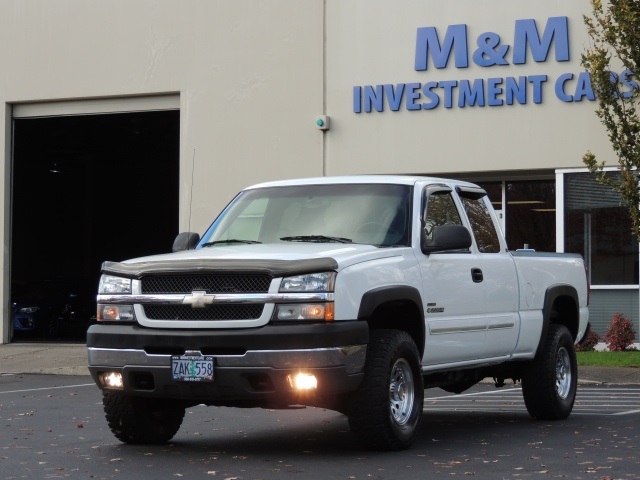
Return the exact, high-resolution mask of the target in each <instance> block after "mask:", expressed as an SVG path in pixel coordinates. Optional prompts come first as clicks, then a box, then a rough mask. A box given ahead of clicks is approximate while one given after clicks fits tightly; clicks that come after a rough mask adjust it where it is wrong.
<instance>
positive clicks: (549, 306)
mask: <svg viewBox="0 0 640 480" xmlns="http://www.w3.org/2000/svg"><path fill="white" fill-rule="evenodd" d="M560 297H570V298H571V299H573V301H574V304H575V305H576V308H579V305H580V303H579V300H578V291H577V290H576V289H575V288H574V287H572V286H571V285H552V286H550V287H549V288H547V291H546V292H545V294H544V304H543V306H542V331H541V332H540V341H539V342H538V348H537V350H536V357H537V356H538V355H539V354H540V351H541V350H542V348H543V346H544V343H545V340H546V338H547V332H548V331H549V325H550V324H551V312H552V310H553V304H554V303H555V301H556V300H557V299H558V298H560ZM576 318H579V312H577V311H576ZM569 331H570V332H571V335H572V336H573V338H574V340H575V338H576V335H577V333H578V332H577V331H575V329H573V328H571V327H569Z"/></svg>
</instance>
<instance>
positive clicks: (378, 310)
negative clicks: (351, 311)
mask: <svg viewBox="0 0 640 480" xmlns="http://www.w3.org/2000/svg"><path fill="white" fill-rule="evenodd" d="M358 320H365V321H366V322H367V323H368V324H369V329H370V330H378V329H381V328H393V329H397V330H404V331H406V332H407V333H408V334H409V335H411V337H412V338H413V340H414V342H415V344H416V346H417V347H418V352H419V353H420V358H422V356H423V354H424V341H425V325H424V307H423V305H422V296H421V295H420V292H419V291H418V289H417V288H415V287H411V286H408V285H393V286H386V287H379V288H375V289H373V290H369V291H368V292H366V293H365V294H364V295H363V296H362V301H361V302H360V309H359V311H358Z"/></svg>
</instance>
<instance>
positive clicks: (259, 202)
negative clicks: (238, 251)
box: [199, 184, 411, 248]
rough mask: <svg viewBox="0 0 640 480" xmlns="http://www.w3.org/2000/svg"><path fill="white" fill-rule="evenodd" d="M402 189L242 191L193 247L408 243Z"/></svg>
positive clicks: (349, 187)
mask: <svg viewBox="0 0 640 480" xmlns="http://www.w3.org/2000/svg"><path fill="white" fill-rule="evenodd" d="M410 191H411V188H410V187H409V186H405V185H384V184H367V185H362V184H347V185H335V184H332V185H304V186H288V187H271V188H262V189H255V190H247V191H245V192H242V193H241V194H240V195H238V196H237V197H236V198H235V199H234V200H233V201H232V202H231V203H230V204H229V206H228V207H227V208H226V209H225V210H224V211H223V212H222V214H220V216H219V217H218V218H217V219H216V221H215V222H214V223H213V225H211V227H209V230H208V231H207V232H206V233H205V234H204V236H203V238H202V240H201V241H200V244H199V248H203V247H215V246H217V245H224V244H238V245H239V244H245V243H246V244H249V243H256V242H258V243H288V242H289V243H290V242H312V243H333V242H336V243H364V244H371V245H377V246H396V245H404V246H406V245H408V241H409V240H408V239H409V238H410V235H409V224H410V222H409V215H410V211H409V210H410V208H409V206H410Z"/></svg>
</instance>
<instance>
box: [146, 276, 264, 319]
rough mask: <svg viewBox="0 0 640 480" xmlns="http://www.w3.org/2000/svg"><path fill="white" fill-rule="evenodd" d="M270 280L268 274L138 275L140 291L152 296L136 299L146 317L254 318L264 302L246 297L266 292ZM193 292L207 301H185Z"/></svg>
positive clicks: (259, 315) (258, 315)
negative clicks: (147, 299)
mask: <svg viewBox="0 0 640 480" xmlns="http://www.w3.org/2000/svg"><path fill="white" fill-rule="evenodd" d="M270 284H271V277H270V276H269V275H264V274H262V275H261V274H234V273H210V274H197V275H194V274H186V275H148V276H144V277H142V278H141V279H140V293H141V294H142V295H148V296H149V297H150V298H151V297H155V300H154V301H142V302H140V303H142V308H143V310H144V316H145V317H146V318H147V319H148V320H166V321H172V320H178V321H196V322H197V321H225V320H258V319H260V318H261V316H262V314H263V311H264V307H265V302H260V301H257V302H256V301H253V302H251V301H247V298H248V296H250V295H256V294H258V295H260V294H268V292H269V286H270ZM194 292H196V293H197V294H198V295H201V297H202V299H206V300H207V301H206V302H204V303H202V304H197V305H194V304H193V303H191V302H188V301H187V299H189V298H192V296H193V295H194ZM236 295H237V298H238V299H237V301H236V300H235V296H236ZM176 296H178V298H177V299H176V298H175V297H176ZM183 296H184V297H183ZM230 297H231V299H230Z"/></svg>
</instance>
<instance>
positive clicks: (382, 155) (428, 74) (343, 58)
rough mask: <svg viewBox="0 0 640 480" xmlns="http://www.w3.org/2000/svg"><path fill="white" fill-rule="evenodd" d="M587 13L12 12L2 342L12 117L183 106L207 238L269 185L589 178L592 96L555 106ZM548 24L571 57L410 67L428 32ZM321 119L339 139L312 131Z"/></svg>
mask: <svg viewBox="0 0 640 480" xmlns="http://www.w3.org/2000/svg"><path fill="white" fill-rule="evenodd" d="M589 8H590V7H589V1H588V0H577V1H572V2H559V1H556V0H539V1H535V2H533V1H519V0H517V1H514V0H485V1H483V2H477V0H450V1H448V2H441V1H439V2H436V1H425V0H402V1H396V0H268V1H257V0H198V1H195V0H193V1H184V2H182V1H174V0H146V1H144V0H141V1H135V2H131V1H128V0H107V1H98V0H60V1H56V2H51V1H49V0H3V1H2V2H0V18H2V20H3V28H2V29H0V64H1V65H2V73H1V74H0V102H2V103H3V104H4V105H5V110H4V112H5V114H4V115H2V116H0V133H1V134H0V146H1V147H2V148H0V151H1V152H4V166H5V168H4V169H1V170H0V180H1V181H0V185H1V186H2V187H0V188H2V198H3V201H4V204H3V206H4V208H3V209H2V210H0V223H1V224H2V225H3V226H4V237H3V246H4V250H3V252H4V253H3V255H2V256H0V274H1V277H0V278H1V282H2V284H1V286H2V288H0V305H2V319H1V321H0V327H1V331H2V332H4V333H3V335H2V337H1V339H2V340H3V341H7V331H8V328H7V326H8V323H7V322H8V319H9V318H10V317H9V311H8V308H9V305H8V303H9V284H10V281H9V279H10V272H9V268H10V267H9V266H10V258H9V252H10V238H11V237H10V219H9V214H10V171H11V170H10V162H11V118H12V111H13V108H14V106H18V108H20V107H23V106H24V105H25V104H30V103H36V104H52V105H53V107H54V108H53V110H55V105H56V104H55V102H58V101H70V100H87V99H90V100H100V99H114V98H117V99H120V100H124V101H125V103H126V99H127V98H134V97H135V98H136V99H139V98H140V97H144V96H156V95H164V94H169V95H174V96H175V98H177V99H178V100H177V103H178V105H179V108H180V112H181V116H180V121H181V124H180V162H181V166H180V228H181V230H186V229H187V228H188V226H189V222H190V225H191V229H192V230H196V231H203V230H204V229H205V228H206V227H207V226H208V224H209V223H210V221H211V220H212V218H213V216H214V214H215V213H216V212H217V211H218V210H219V209H220V208H222V207H223V206H224V205H225V204H226V203H227V201H228V200H229V199H230V198H231V197H232V196H233V195H234V194H235V193H236V192H237V191H238V190H239V189H240V188H241V187H243V186H245V185H247V184H251V183H256V182H260V181H265V180H271V179H276V178H293V177H304V176H321V175H339V174H352V173H391V172H398V173H409V172H411V173H434V174H437V173H440V172H452V173H455V172H460V173H462V172H497V174H499V172H501V171H504V170H510V171H511V170H520V171H522V172H529V171H531V170H533V169H555V168H572V167H581V166H582V162H581V157H582V155H583V154H584V152H585V151H586V150H587V149H591V150H593V151H594V152H596V153H597V154H601V155H603V156H604V157H606V156H607V154H608V153H609V152H610V150H609V147H608V144H607V139H606V135H605V132H604V129H603V128H602V127H601V125H600V124H599V123H598V120H597V118H596V117H595V115H594V114H593V111H594V108H595V104H594V102H589V101H586V100H583V101H582V102H575V103H565V102H562V101H560V100H558V99H557V98H556V95H555V94H554V88H553V87H554V85H553V84H554V82H555V81H556V79H557V78H558V77H560V76H561V75H562V74H564V73H566V72H573V73H575V74H576V75H577V74H578V73H579V72H580V71H582V68H581V67H580V54H581V52H582V50H583V48H584V46H585V45H586V43H587V39H586V34H585V30H584V26H583V23H582V15H583V14H584V13H586V12H588V11H589ZM554 16H565V17H568V19H569V20H568V32H569V35H570V39H569V41H570V61H568V62H556V61H555V60H554V59H553V56H551V57H550V58H549V59H548V60H547V61H546V62H543V63H535V62H533V61H528V62H527V63H526V64H524V65H512V64H509V65H494V66H491V67H480V66H477V65H475V64H474V63H473V61H471V60H470V64H469V66H468V68H464V69H462V68H455V66H453V65H452V62H450V65H449V66H447V68H444V69H435V68H432V67H430V68H429V69H427V70H426V71H416V70H415V68H414V60H415V50H416V33H417V29H418V28H421V27H429V26H433V27H436V28H437V31H438V34H439V35H440V36H441V38H444V37H443V36H444V34H445V32H446V29H447V27H448V26H449V25H455V24H466V25H467V33H468V41H469V56H470V57H471V55H472V53H473V51H474V49H475V48H476V43H475V42H476V39H477V38H478V36H480V35H481V34H483V33H484V32H495V33H497V34H499V35H500V37H501V44H508V45H511V44H512V43H513V41H514V39H513V36H514V22H515V21H516V20H519V19H529V18H532V19H535V20H536V21H537V22H538V25H539V27H540V28H543V27H544V25H545V22H546V20H547V19H548V18H549V17H554ZM552 53H553V49H552ZM511 55H512V49H511V50H510V51H509V52H507V54H506V56H505V58H506V59H507V60H510V59H511ZM540 74H545V75H547V76H548V78H549V80H548V82H547V83H546V84H545V85H544V92H543V95H544V97H543V102H542V103H541V104H534V103H533V102H532V100H531V97H530V94H529V100H528V102H527V104H526V105H517V104H516V105H509V106H507V105H503V106H499V107H465V108H458V107H454V108H451V109H446V108H444V107H443V106H442V105H441V106H439V107H437V108H435V109H433V110H418V111H408V110H406V109H404V108H402V109H400V110H399V111H397V112H395V111H390V110H389V109H388V108H387V109H386V110H385V111H384V112H372V113H355V112H354V111H353V87H354V86H364V85H378V84H394V85H397V84H399V83H410V82H417V83H420V84H424V83H426V82H429V81H441V80H462V79H477V78H482V79H487V78H490V77H503V78H504V77H508V76H512V77H519V76H533V75H540ZM571 84H572V82H568V85H571ZM570 88H571V87H570ZM570 88H569V89H570ZM59 113H64V111H60V112H59ZM322 113H326V114H327V115H329V116H330V118H331V129H330V130H329V131H328V132H322V131H320V130H318V129H317V128H316V127H315V125H314V122H315V116H316V115H318V114H322ZM192 176H193V179H194V181H193V185H192V184H191V178H192ZM100 194H102V195H104V196H105V204H106V205H107V204H108V202H109V199H108V192H107V191H103V192H100ZM192 196H193V199H192V201H191V197H192ZM99 214H100V212H96V215H99Z"/></svg>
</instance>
